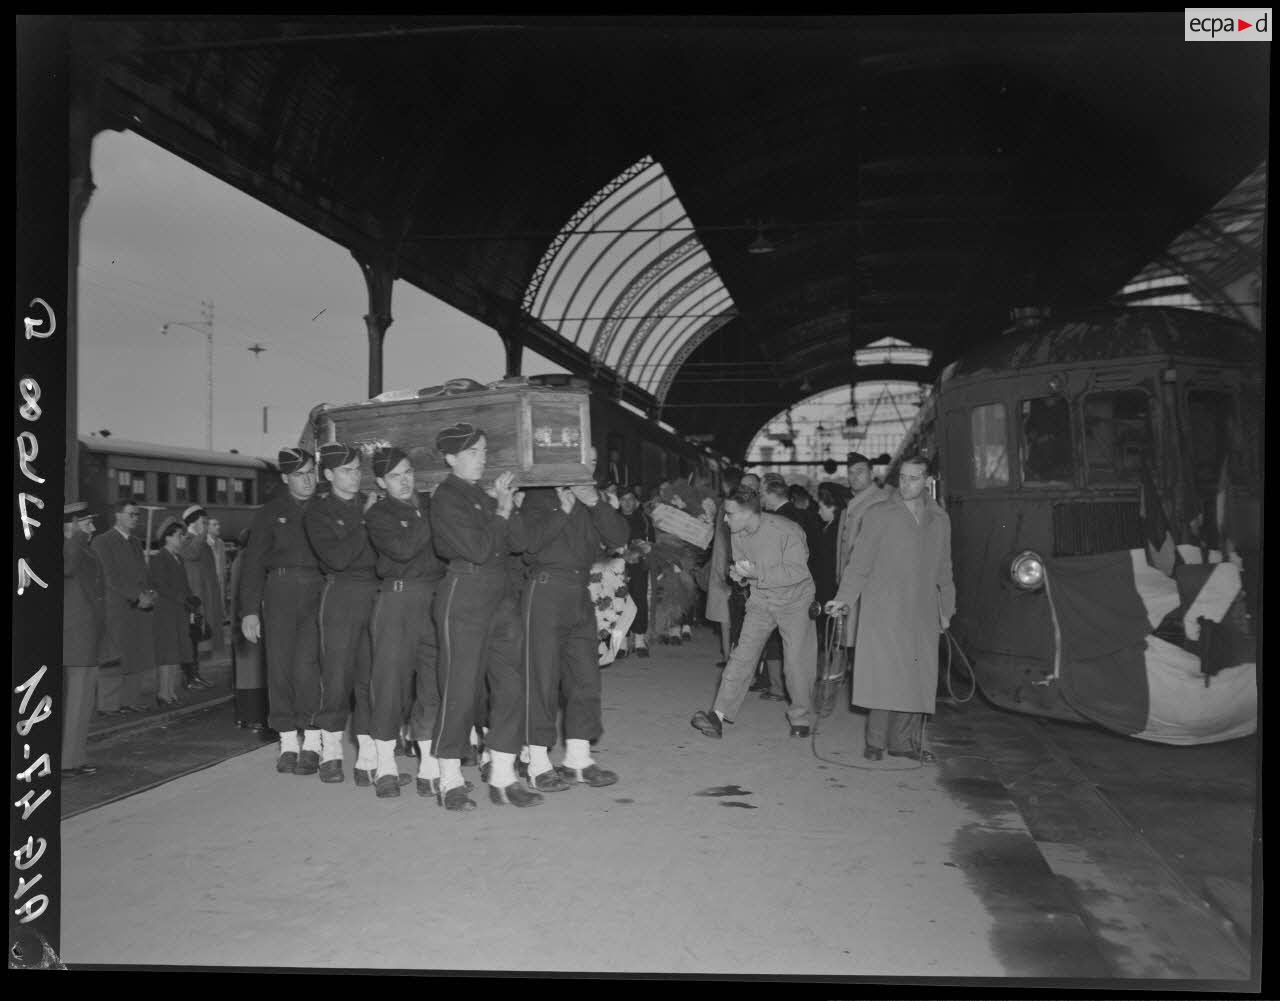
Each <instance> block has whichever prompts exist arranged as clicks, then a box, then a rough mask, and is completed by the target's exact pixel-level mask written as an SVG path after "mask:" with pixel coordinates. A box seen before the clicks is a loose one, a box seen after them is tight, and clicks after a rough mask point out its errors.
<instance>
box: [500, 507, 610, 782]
mask: <svg viewBox="0 0 1280 1001" xmlns="http://www.w3.org/2000/svg"><path fill="white" fill-rule="evenodd" d="M629 537H630V527H629V526H628V524H627V520H626V519H625V518H624V517H623V516H622V515H620V514H619V513H618V512H617V511H615V510H614V509H613V507H612V506H610V505H609V504H607V503H602V502H601V500H600V492H599V490H597V489H596V487H595V486H594V485H587V486H574V487H545V488H541V489H538V490H529V491H526V496H525V501H524V504H522V505H521V507H520V510H519V511H517V512H516V513H515V514H514V515H513V516H512V518H511V539H512V543H513V547H514V548H516V549H519V550H522V551H523V552H524V553H525V560H526V562H527V563H528V564H529V582H528V584H527V585H526V586H525V593H524V634H525V637H526V646H525V652H524V657H525V674H526V679H527V680H526V684H527V685H528V689H529V694H528V710H527V713H526V717H525V725H526V733H525V738H524V740H525V743H527V744H528V745H529V782H530V784H531V785H532V786H533V787H534V788H535V789H540V790H543V791H549V792H559V791H561V790H564V789H567V788H569V784H570V783H571V782H584V783H586V784H587V785H591V786H607V785H612V784H613V783H615V782H617V781H618V776H617V775H616V774H615V773H614V772H610V771H606V770H604V769H602V768H601V767H600V766H599V765H597V764H596V763H595V761H594V760H592V757H591V741H593V740H595V739H596V738H597V737H599V736H600V734H601V733H602V732H603V731H604V724H603V721H602V718H601V707H600V661H599V655H598V653H597V650H596V641H597V638H598V626H597V625H596V613H595V609H594V608H593V607H592V603H591V595H590V593H589V591H588V589H587V585H588V583H589V577H590V574H591V565H592V564H593V563H594V562H595V561H596V560H598V559H599V558H600V557H601V555H602V554H603V552H604V551H605V550H606V549H619V548H621V547H623V546H625V545H626V544H627V542H628V539H629ZM561 696H563V698H564V738H565V741H564V743H565V755H564V762H563V763H562V764H561V765H560V766H559V767H558V768H556V769H553V768H552V766H551V761H550V759H549V757H548V753H547V752H548V749H549V748H550V747H551V746H552V745H554V744H555V743H556V718H557V716H558V715H559V709H560V699H561Z"/></svg>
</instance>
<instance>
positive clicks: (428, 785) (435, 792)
mask: <svg viewBox="0 0 1280 1001" xmlns="http://www.w3.org/2000/svg"><path fill="white" fill-rule="evenodd" d="M417 783H418V795H419V796H434V797H435V798H437V799H439V798H440V780H439V779H438V778H435V779H418V780H417Z"/></svg>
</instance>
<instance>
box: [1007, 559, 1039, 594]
mask: <svg viewBox="0 0 1280 1001" xmlns="http://www.w3.org/2000/svg"><path fill="white" fill-rule="evenodd" d="M1009 576H1010V577H1012V578H1013V582H1014V583H1015V584H1017V585H1018V587H1020V588H1022V589H1023V590H1024V591H1038V590H1040V588H1042V587H1044V560H1042V559H1041V558H1040V554H1039V553H1036V552H1033V551H1032V550H1030V549H1028V550H1026V551H1024V552H1021V553H1019V554H1018V555H1017V556H1015V557H1014V558H1013V562H1012V563H1011V564H1010V565H1009Z"/></svg>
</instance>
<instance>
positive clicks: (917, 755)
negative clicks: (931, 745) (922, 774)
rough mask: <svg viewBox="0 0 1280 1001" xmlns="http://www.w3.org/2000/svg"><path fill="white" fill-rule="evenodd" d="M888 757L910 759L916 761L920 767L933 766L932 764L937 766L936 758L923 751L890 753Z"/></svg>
mask: <svg viewBox="0 0 1280 1001" xmlns="http://www.w3.org/2000/svg"><path fill="white" fill-rule="evenodd" d="M889 757H891V758H910V759H911V760H912V761H918V762H920V764H922V765H933V764H937V761H938V759H937V757H936V756H935V755H934V753H933V752H932V751H926V750H924V749H920V750H916V751H890V752H889Z"/></svg>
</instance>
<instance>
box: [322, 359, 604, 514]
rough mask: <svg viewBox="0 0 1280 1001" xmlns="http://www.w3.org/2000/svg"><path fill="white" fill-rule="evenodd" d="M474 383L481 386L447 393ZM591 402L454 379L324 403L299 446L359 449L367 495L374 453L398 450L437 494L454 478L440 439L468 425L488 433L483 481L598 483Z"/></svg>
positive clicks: (552, 391) (575, 393) (522, 386)
mask: <svg viewBox="0 0 1280 1001" xmlns="http://www.w3.org/2000/svg"><path fill="white" fill-rule="evenodd" d="M468 383H469V384H470V385H472V386H476V387H478V388H476V389H474V390H472V391H460V392H446V391H445V390H446V387H451V386H454V385H455V384H468ZM420 394H427V395H420ZM589 402H590V400H589V391H588V390H587V389H586V388H585V387H577V386H563V387H560V386H557V387H548V386H539V385H533V384H530V383H528V382H527V381H525V380H524V379H504V380H502V382H500V383H494V384H492V385H490V386H488V387H479V384H477V383H470V380H455V381H454V382H453V383H446V384H445V387H433V388H431V389H425V390H421V391H419V394H409V393H387V394H384V395H383V397H381V398H378V399H373V400H368V401H366V402H364V403H349V404H341V405H337V406H333V405H330V404H322V405H320V406H318V407H316V408H315V409H314V410H312V411H311V416H310V418H309V420H308V422H307V426H306V428H304V430H303V433H302V435H301V437H300V441H299V444H300V445H301V446H302V447H303V448H306V449H308V450H311V451H314V450H315V449H317V448H319V446H321V445H323V444H325V443H326V442H331V441H342V442H346V443H347V444H349V445H353V446H355V447H356V448H358V449H359V450H360V452H361V455H362V460H361V465H362V467H363V469H364V479H363V481H362V483H361V486H362V489H364V490H366V491H370V490H374V489H375V484H374V481H373V469H372V465H371V461H372V460H371V457H372V454H373V451H374V449H375V448H378V447H379V446H382V445H395V446H396V447H397V448H401V449H403V450H404V451H405V452H407V453H408V454H409V461H410V462H411V463H412V464H413V470H414V479H415V481H416V483H417V488H418V489H419V490H431V489H434V488H435V487H436V486H437V485H438V484H439V483H440V481H441V480H443V479H444V478H445V477H446V476H447V475H448V474H449V466H448V464H447V463H446V462H445V459H444V455H443V454H441V453H440V452H439V451H438V450H437V449H436V435H437V434H438V433H439V432H440V431H441V430H443V429H444V428H446V427H449V426H450V425H452V424H456V423H458V422H459V421H468V422H470V423H471V424H474V425H475V426H476V427H479V428H481V429H483V430H484V432H485V438H486V443H487V453H488V463H487V465H486V467H485V472H484V478H483V481H482V482H484V483H491V482H492V481H493V480H494V478H495V477H497V476H500V475H501V474H502V473H506V472H511V473H514V474H515V482H516V485H517V486H521V487H549V486H569V485H573V484H587V483H592V482H594V477H593V474H592V459H591V455H590V450H591V415H590V407H589Z"/></svg>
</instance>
